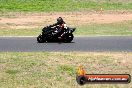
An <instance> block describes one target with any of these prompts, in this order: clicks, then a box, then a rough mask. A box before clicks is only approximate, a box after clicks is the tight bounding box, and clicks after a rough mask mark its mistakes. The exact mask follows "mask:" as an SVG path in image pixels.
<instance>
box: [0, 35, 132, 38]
mask: <svg viewBox="0 0 132 88" xmlns="http://www.w3.org/2000/svg"><path fill="white" fill-rule="evenodd" d="M118 36H124V37H125V36H126V37H132V36H130V35H89V36H88V35H87V36H85V35H84V36H83V35H78V36H75V37H118ZM0 37H1V38H2V37H3V38H6V37H7V38H15V37H16V38H19V37H21V38H22V37H31V38H32V37H37V36H0Z"/></svg>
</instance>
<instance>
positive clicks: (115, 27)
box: [75, 21, 132, 36]
mask: <svg viewBox="0 0 132 88" xmlns="http://www.w3.org/2000/svg"><path fill="white" fill-rule="evenodd" d="M75 34H76V35H130V36H131V35H132V21H126V22H120V23H110V24H88V25H86V26H81V27H79V28H78V30H77V32H76V33H75Z"/></svg>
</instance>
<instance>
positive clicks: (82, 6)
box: [0, 0, 132, 12]
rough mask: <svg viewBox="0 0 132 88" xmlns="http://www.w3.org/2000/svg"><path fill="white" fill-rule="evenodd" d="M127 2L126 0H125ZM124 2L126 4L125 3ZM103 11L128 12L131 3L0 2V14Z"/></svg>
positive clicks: (82, 0)
mask: <svg viewBox="0 0 132 88" xmlns="http://www.w3.org/2000/svg"><path fill="white" fill-rule="evenodd" d="M127 1H128V0H127ZM127 1H126V2H127ZM100 6H101V7H103V9H104V10H117V9H118V10H130V9H132V2H131V1H129V2H128V3H125V2H118V1H116V0H114V2H113V1H109V0H104V1H103V2H101V1H97V0H95V1H92V0H0V12H9V11H31V12H32V11H42V12H49V11H52V12H54V11H61V12H62V11H80V10H94V9H98V8H99V7H100Z"/></svg>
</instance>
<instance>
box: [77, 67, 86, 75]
mask: <svg viewBox="0 0 132 88" xmlns="http://www.w3.org/2000/svg"><path fill="white" fill-rule="evenodd" d="M85 74H86V71H85V70H84V68H83V67H82V66H79V68H78V75H85Z"/></svg>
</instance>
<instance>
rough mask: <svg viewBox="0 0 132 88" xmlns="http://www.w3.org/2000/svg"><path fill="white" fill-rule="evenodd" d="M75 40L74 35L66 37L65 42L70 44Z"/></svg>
mask: <svg viewBox="0 0 132 88" xmlns="http://www.w3.org/2000/svg"><path fill="white" fill-rule="evenodd" d="M73 38H74V36H73V34H69V35H67V36H65V38H64V42H65V43H70V42H71V41H72V40H73Z"/></svg>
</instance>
